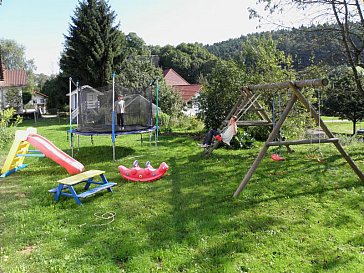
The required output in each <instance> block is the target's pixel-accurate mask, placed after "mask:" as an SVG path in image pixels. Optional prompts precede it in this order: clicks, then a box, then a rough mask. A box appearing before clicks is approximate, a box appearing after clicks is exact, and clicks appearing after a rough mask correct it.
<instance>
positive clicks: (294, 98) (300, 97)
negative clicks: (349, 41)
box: [234, 83, 364, 197]
mask: <svg viewBox="0 0 364 273" xmlns="http://www.w3.org/2000/svg"><path fill="white" fill-rule="evenodd" d="M289 87H290V89H292V91H293V96H292V98H291V99H290V101H289V102H288V103H287V106H286V108H285V110H284V111H283V113H282V115H281V117H280V119H279V120H278V122H277V123H276V125H275V127H274V128H273V130H272V132H271V133H270V135H269V137H268V139H267V141H266V142H265V145H264V147H263V148H262V149H261V151H260V152H259V154H258V156H257V158H256V159H255V160H254V162H253V164H252V165H251V167H250V169H249V170H248V172H247V173H246V175H245V177H244V179H243V180H242V181H241V183H240V185H239V187H238V188H237V189H236V191H235V193H234V197H237V196H239V194H240V193H241V191H242V190H243V189H244V188H245V186H246V185H247V184H248V182H249V180H250V178H251V177H252V175H253V173H254V172H255V170H256V169H257V168H258V166H259V164H260V162H261V161H262V159H263V157H264V156H265V154H266V153H267V151H268V148H269V145H268V143H269V142H271V141H273V140H274V138H275V137H276V136H277V134H278V132H279V129H280V128H281V127H282V125H283V123H284V121H285V120H286V118H287V116H288V113H289V112H290V111H291V109H292V107H293V105H294V104H295V102H296V101H297V100H299V101H300V102H301V103H302V104H303V105H304V106H305V107H306V109H307V110H308V111H310V112H311V115H312V117H313V118H314V119H315V122H316V124H320V126H321V128H322V130H323V131H324V132H325V133H326V135H327V136H328V137H329V138H335V136H334V135H333V133H332V132H331V131H330V130H329V128H327V126H326V124H325V123H324V122H323V121H322V120H321V117H320V115H319V114H317V112H316V111H315V110H314V109H313V107H311V104H310V103H309V102H308V101H307V99H306V98H305V97H304V96H303V94H302V93H301V92H300V91H299V89H298V88H297V87H296V86H295V85H294V84H293V83H289ZM334 145H335V147H336V148H337V150H338V151H339V152H340V154H341V155H342V156H343V157H344V158H345V160H346V161H347V162H348V164H349V165H350V167H351V168H352V169H353V171H354V172H355V173H356V174H357V175H358V177H359V178H360V179H361V181H364V175H363V173H362V172H361V171H360V170H359V168H358V167H357V166H356V165H355V163H354V161H353V160H352V159H351V157H350V156H349V155H348V154H347V153H346V152H345V150H344V148H343V147H342V146H341V145H340V143H339V142H338V141H336V142H334Z"/></svg>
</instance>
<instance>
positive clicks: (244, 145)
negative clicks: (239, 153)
mask: <svg viewBox="0 0 364 273" xmlns="http://www.w3.org/2000/svg"><path fill="white" fill-rule="evenodd" d="M254 142H255V139H254V137H252V135H251V134H249V133H248V132H247V131H244V130H243V129H242V128H238V133H237V134H236V136H234V137H233V139H232V140H231V142H230V146H231V148H233V149H250V148H253V147H254Z"/></svg>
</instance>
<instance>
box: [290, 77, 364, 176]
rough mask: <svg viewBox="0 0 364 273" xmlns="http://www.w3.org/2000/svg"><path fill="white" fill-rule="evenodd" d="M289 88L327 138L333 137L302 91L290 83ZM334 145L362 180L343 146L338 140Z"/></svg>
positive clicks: (361, 174) (360, 173) (359, 172)
mask: <svg viewBox="0 0 364 273" xmlns="http://www.w3.org/2000/svg"><path fill="white" fill-rule="evenodd" d="M290 88H291V89H292V91H293V92H294V94H295V95H296V96H297V98H298V99H299V100H300V101H301V102H302V104H303V105H304V106H305V107H306V108H307V110H308V111H310V113H311V115H312V117H313V118H314V119H315V121H316V123H317V124H320V126H321V128H322V130H323V131H324V132H325V133H326V135H327V136H328V137H329V138H335V136H334V135H333V133H332V132H331V131H330V130H329V128H327V126H326V124H325V123H324V122H323V121H322V119H321V117H320V116H319V115H318V114H317V112H316V111H315V109H313V108H312V106H311V104H310V103H309V102H308V101H307V99H306V98H305V97H304V96H303V95H302V93H301V92H300V91H299V90H298V88H297V87H296V86H295V85H294V84H293V83H290ZM334 145H335V147H336V149H338V151H339V152H340V154H341V155H342V156H343V157H344V158H345V160H346V161H347V162H348V163H349V165H350V167H351V168H352V169H353V171H354V172H355V173H356V174H357V175H358V176H359V178H360V179H361V180H362V181H364V175H363V173H362V172H361V171H360V170H359V168H358V167H357V166H356V165H355V163H354V161H353V160H352V159H351V157H350V156H349V155H348V154H347V153H346V152H345V150H344V148H343V147H342V146H341V144H340V143H339V142H334Z"/></svg>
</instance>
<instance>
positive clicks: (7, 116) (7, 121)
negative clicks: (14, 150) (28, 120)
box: [0, 108, 22, 149]
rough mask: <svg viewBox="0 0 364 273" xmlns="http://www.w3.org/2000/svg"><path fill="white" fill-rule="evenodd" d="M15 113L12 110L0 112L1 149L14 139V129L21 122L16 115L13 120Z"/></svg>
mask: <svg viewBox="0 0 364 273" xmlns="http://www.w3.org/2000/svg"><path fill="white" fill-rule="evenodd" d="M15 113H16V111H15V109H14V108H9V109H5V110H2V111H0V148H1V149H3V148H4V147H5V145H6V144H7V143H8V142H9V141H10V140H11V139H13V137H14V127H16V126H17V125H18V124H19V123H21V122H22V118H21V117H20V116H19V115H17V116H16V118H15V119H14V115H15Z"/></svg>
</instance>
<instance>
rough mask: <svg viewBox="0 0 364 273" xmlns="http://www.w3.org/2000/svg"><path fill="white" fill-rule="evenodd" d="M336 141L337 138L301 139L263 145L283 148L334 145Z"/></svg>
mask: <svg viewBox="0 0 364 273" xmlns="http://www.w3.org/2000/svg"><path fill="white" fill-rule="evenodd" d="M338 141H339V139H338V138H322V139H302V140H288V141H272V142H267V143H266V144H265V145H266V146H268V147H270V146H285V145H302V144H317V143H334V142H338Z"/></svg>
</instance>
